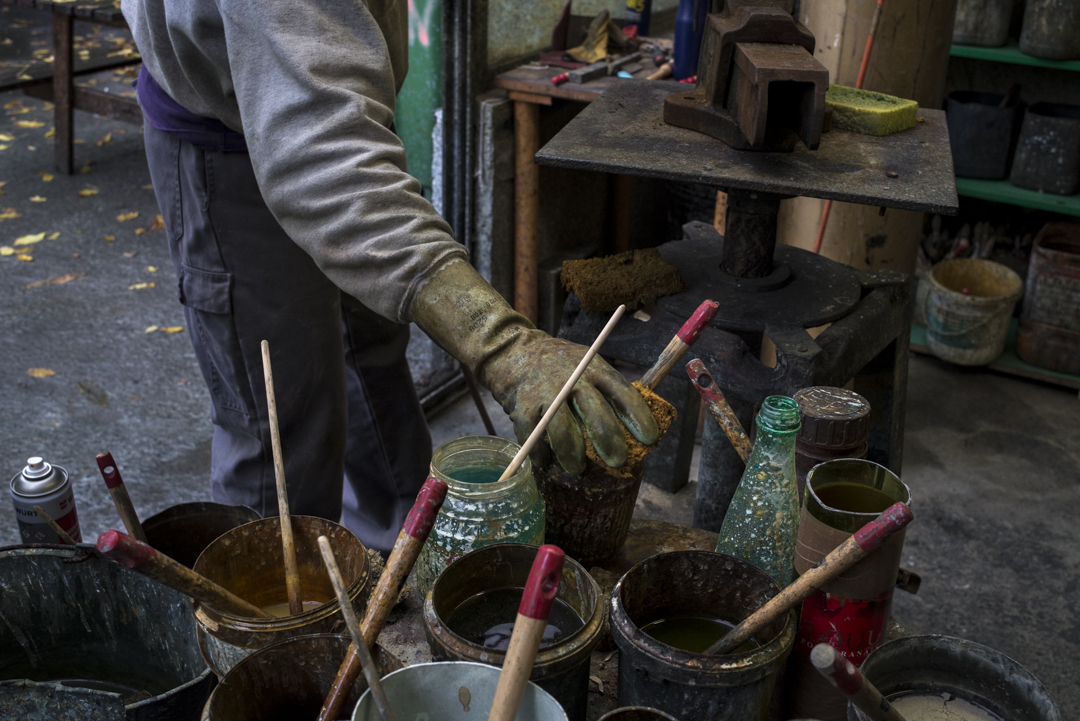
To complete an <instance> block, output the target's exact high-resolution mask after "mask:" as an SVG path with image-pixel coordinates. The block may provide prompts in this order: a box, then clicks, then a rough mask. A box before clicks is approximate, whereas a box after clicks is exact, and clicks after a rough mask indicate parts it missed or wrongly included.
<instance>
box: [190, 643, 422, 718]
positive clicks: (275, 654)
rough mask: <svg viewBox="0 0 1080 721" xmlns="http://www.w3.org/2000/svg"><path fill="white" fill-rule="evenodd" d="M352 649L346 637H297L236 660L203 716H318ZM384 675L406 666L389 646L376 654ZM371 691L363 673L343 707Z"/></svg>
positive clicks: (351, 704) (211, 695)
mask: <svg viewBox="0 0 1080 721" xmlns="http://www.w3.org/2000/svg"><path fill="white" fill-rule="evenodd" d="M348 649H349V639H348V637H346V636H337V635H333V634H317V635H312V636H298V637H296V638H290V639H288V640H286V641H281V642H279V643H275V644H272V645H270V646H267V647H266V648H264V649H262V650H261V651H258V652H256V653H253V654H251V655H250V656H248V657H247V658H245V659H244V660H243V661H241V662H240V663H238V664H236V666H234V667H233V669H232V670H231V671H229V673H227V674H226V675H225V678H223V679H221V683H219V684H218V685H217V688H215V689H214V692H213V693H212V694H210V698H209V700H207V702H206V707H205V708H203V712H202V721H249V720H250V721H295V720H296V719H313V718H315V717H316V716H318V715H319V709H321V708H322V704H323V701H325V700H326V695H327V694H328V693H330V687H331V686H333V684H334V679H335V678H336V677H337V672H338V668H339V667H340V666H341V662H342V661H344V660H345V653H346V652H347V651H348ZM372 655H373V657H374V658H375V665H377V666H378V667H379V673H380V674H381V675H385V674H389V673H392V672H393V671H397V670H399V669H400V668H402V665H401V662H400V661H399V660H398V659H397V658H395V657H394V656H393V654H391V653H390V652H389V651H387V650H386V649H384V648H382V647H381V646H376V648H375V652H374V653H373V654H372ZM366 690H367V681H365V680H364V677H363V676H362V675H361V676H360V677H359V678H358V679H357V680H356V683H354V684H353V686H352V690H351V691H350V692H349V697H348V699H347V700H346V701H345V707H346V708H349V709H352V708H353V707H355V706H356V702H357V701H358V700H360V694H362V693H363V692H364V691H366Z"/></svg>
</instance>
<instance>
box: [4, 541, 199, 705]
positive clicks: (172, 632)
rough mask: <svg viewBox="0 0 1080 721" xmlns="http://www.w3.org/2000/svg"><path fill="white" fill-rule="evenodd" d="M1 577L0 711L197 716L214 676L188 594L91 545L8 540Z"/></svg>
mask: <svg viewBox="0 0 1080 721" xmlns="http://www.w3.org/2000/svg"><path fill="white" fill-rule="evenodd" d="M0 587H2V588H3V592H2V593H0V618H3V619H4V623H3V624H0V718H3V719H26V720H27V721H53V720H54V719H73V720H74V719H78V721H166V720H168V721H194V720H195V719H197V718H198V717H199V710H200V709H201V708H202V706H203V702H204V701H205V700H206V697H207V696H208V695H209V693H210V689H211V687H212V685H213V682H214V678H213V675H212V673H211V672H210V669H208V668H207V667H206V664H205V663H204V662H203V659H202V658H201V657H200V655H199V649H198V647H197V645H196V643H195V622H194V621H193V620H192V618H191V612H190V606H189V600H188V598H187V596H185V595H183V594H182V593H179V592H177V591H174V590H172V589H170V588H167V587H165V586H162V585H160V584H158V583H156V582H154V581H152V580H151V579H149V578H147V577H146V576H143V575H141V574H139V573H136V572H134V571H129V570H127V569H125V568H124V567H123V566H121V565H120V564H118V563H115V562H114V561H111V560H109V559H107V558H105V557H104V556H102V555H101V554H99V553H98V552H97V550H96V549H95V548H94V547H93V546H89V545H79V546H77V547H74V548H73V547H71V546H42V545H37V546H11V547H8V548H2V549H0ZM60 681H66V683H63V684H61V683H58V682H60Z"/></svg>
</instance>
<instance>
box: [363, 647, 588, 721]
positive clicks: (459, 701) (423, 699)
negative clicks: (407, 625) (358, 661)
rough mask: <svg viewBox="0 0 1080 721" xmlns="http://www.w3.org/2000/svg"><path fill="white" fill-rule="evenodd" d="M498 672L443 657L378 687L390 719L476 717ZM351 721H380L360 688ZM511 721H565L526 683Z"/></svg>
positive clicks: (463, 720) (550, 699)
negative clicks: (392, 714) (381, 692)
mask: <svg viewBox="0 0 1080 721" xmlns="http://www.w3.org/2000/svg"><path fill="white" fill-rule="evenodd" d="M499 672H500V670H499V669H497V668H494V667H493V666H486V665H484V664H482V663H467V662H465V661H443V662H441V663H421V664H417V665H415V666H409V667H408V668H403V669H401V670H400V671H395V672H394V673H392V674H390V675H389V676H386V677H385V678H383V680H382V683H383V689H384V690H385V691H386V698H387V700H388V701H389V702H390V708H391V710H392V711H393V713H394V717H395V718H397V719H401V720H402V721H404V720H405V719H409V720H410V721H413V720H415V721H419V720H420V719H437V720H438V721H476V720H477V719H484V718H487V715H488V711H490V709H491V702H492V701H493V700H494V698H495V688H496V687H497V686H498V685H499ZM352 721H380V718H379V712H378V710H377V709H376V708H375V703H374V702H373V701H372V699H371V692H370V691H365V692H364V695H363V696H361V697H360V703H358V704H357V705H356V710H355V711H353V715H352ZM517 721H567V719H566V713H565V712H564V711H563V709H562V706H560V705H559V702H558V701H556V700H555V697H554V696H552V695H551V694H549V693H548V692H547V691H545V690H543V689H542V688H540V687H539V686H537V685H536V684H534V683H532V682H531V681H530V682H529V684H528V685H527V686H526V687H525V695H524V696H523V697H522V699H521V707H520V708H519V709H518V714H517Z"/></svg>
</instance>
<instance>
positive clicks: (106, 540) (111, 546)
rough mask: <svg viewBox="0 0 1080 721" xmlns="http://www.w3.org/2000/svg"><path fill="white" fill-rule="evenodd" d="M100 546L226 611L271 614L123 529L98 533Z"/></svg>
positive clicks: (126, 564)
mask: <svg viewBox="0 0 1080 721" xmlns="http://www.w3.org/2000/svg"><path fill="white" fill-rule="evenodd" d="M97 549H98V550H99V551H101V553H102V554H104V555H105V556H107V557H108V558H111V559H113V560H114V561H116V562H117V563H119V564H120V565H121V566H123V567H124V568H127V569H130V570H132V571H136V572H138V573H141V574H143V575H144V576H148V577H150V578H152V579H154V580H155V581H157V582H158V583H160V584H162V585H163V586H168V587H169V588H172V589H174V590H176V591H179V592H180V593H183V594H184V595H187V596H191V597H192V598H194V599H195V600H196V601H201V602H202V603H205V604H208V605H210V606H213V607H214V608H217V609H220V610H222V611H224V612H226V613H230V614H233V615H235V616H245V617H255V618H270V617H271V616H270V614H268V613H267V612H266V611H264V610H262V609H261V608H259V607H258V606H256V605H254V604H251V603H248V602H247V601H245V600H244V599H242V598H240V597H239V596H237V595H236V594H235V593H233V592H232V591H230V590H228V589H226V588H223V587H222V586H220V585H218V584H216V583H214V582H213V581H211V580H210V579H208V578H206V577H205V576H203V575H201V574H198V573H195V571H192V570H191V569H190V568H188V567H187V566H184V565H181V564H180V563H178V562H177V561H174V560H173V559H171V558H169V557H168V556H166V555H165V554H164V553H161V552H159V551H158V550H156V549H154V548H151V547H150V546H148V545H146V544H145V543H141V542H139V541H137V540H135V539H134V538H131V537H130V536H126V535H124V534H123V533H120V532H119V531H114V530H108V531H105V532H104V533H102V534H101V535H100V536H98V540H97Z"/></svg>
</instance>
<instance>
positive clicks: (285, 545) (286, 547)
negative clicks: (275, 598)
mask: <svg viewBox="0 0 1080 721" xmlns="http://www.w3.org/2000/svg"><path fill="white" fill-rule="evenodd" d="M262 363H263V380H264V381H265V382H266V409H267V411H268V413H269V414H270V445H271V446H272V447H273V450H274V483H275V485H276V486H277V505H278V516H279V517H280V518H281V549H282V551H283V553H284V557H285V592H286V593H287V594H288V595H289V614H290V615H292V616H295V615H296V614H298V613H303V611H304V597H303V594H302V592H301V590H300V567H299V565H298V564H297V563H296V542H295V541H294V540H293V532H292V518H290V517H289V495H288V490H286V488H285V462H284V461H282V460H281V433H280V432H279V431H278V420H277V400H275V398H274V373H273V371H272V370H271V369H270V344H269V343H267V342H266V341H263V342H262Z"/></svg>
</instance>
